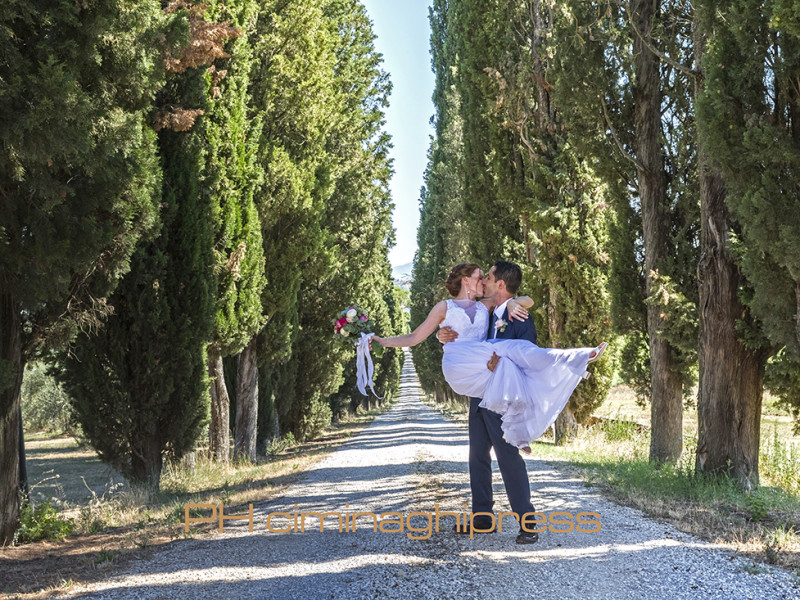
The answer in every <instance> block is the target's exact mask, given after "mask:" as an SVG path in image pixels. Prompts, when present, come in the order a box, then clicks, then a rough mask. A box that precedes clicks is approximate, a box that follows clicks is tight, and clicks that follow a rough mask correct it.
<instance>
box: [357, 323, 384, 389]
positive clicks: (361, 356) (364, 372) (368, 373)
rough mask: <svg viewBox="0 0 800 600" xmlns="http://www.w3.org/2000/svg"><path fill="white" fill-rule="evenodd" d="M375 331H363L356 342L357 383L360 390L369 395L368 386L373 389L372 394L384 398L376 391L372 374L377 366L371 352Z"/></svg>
mask: <svg viewBox="0 0 800 600" xmlns="http://www.w3.org/2000/svg"><path fill="white" fill-rule="evenodd" d="M373 335H375V334H374V333H362V334H361V339H360V340H359V341H358V343H357V344H356V385H358V391H359V392H361V393H362V394H363V395H365V396H368V395H369V394H367V386H369V389H371V390H372V394H373V395H374V396H375V397H376V398H377V399H378V400H383V398H381V397H380V396H378V394H376V393H375V388H374V387H373V385H372V376H373V375H374V374H375V367H374V366H373V364H372V355H371V354H370V353H369V341H370V340H371V339H372V336H373Z"/></svg>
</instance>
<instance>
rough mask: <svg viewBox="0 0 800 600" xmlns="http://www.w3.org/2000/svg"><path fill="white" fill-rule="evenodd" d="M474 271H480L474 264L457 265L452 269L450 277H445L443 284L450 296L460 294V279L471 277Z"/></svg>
mask: <svg viewBox="0 0 800 600" xmlns="http://www.w3.org/2000/svg"><path fill="white" fill-rule="evenodd" d="M475 269H480V266H478V265H476V264H475V263H458V264H457V265H456V266H455V267H453V268H452V270H451V271H450V275H448V276H447V282H446V283H445V284H444V287H446V288H447V291H448V292H450V295H451V296H454V297H455V296H458V294H459V293H461V279H462V278H463V277H472V274H473V273H474V272H475Z"/></svg>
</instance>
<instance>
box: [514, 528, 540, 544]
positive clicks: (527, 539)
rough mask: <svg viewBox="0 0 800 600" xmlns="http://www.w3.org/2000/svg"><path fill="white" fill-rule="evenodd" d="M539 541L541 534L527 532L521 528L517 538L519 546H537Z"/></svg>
mask: <svg viewBox="0 0 800 600" xmlns="http://www.w3.org/2000/svg"><path fill="white" fill-rule="evenodd" d="M538 541H539V534H538V533H536V532H535V531H525V530H524V529H522V528H521V527H520V530H519V535H518V536H517V543H518V544H535V543H536V542H538Z"/></svg>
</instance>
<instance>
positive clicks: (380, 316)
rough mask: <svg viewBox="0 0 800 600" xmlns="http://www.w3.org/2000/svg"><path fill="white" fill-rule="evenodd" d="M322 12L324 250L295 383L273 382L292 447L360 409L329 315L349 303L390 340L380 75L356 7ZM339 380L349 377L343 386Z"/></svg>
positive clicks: (308, 276) (382, 374)
mask: <svg viewBox="0 0 800 600" xmlns="http://www.w3.org/2000/svg"><path fill="white" fill-rule="evenodd" d="M323 10H324V13H323V14H324V16H325V22H326V26H327V27H328V29H329V31H330V38H331V40H332V41H333V46H332V48H331V52H332V54H333V56H334V57H335V63H334V78H333V81H332V87H331V92H332V98H331V104H330V106H331V107H333V108H335V110H336V111H337V112H336V115H335V116H334V118H333V120H332V122H331V124H330V126H329V129H328V130H327V133H326V136H325V138H326V145H325V159H324V162H323V163H322V167H321V168H320V169H319V170H318V175H317V188H316V190H315V192H316V193H317V194H319V195H321V196H322V197H323V198H324V211H323V213H322V220H321V222H320V225H321V228H322V231H321V239H322V240H323V247H324V251H318V252H316V253H315V254H314V255H312V256H311V257H309V259H308V260H307V261H306V263H304V265H303V267H302V271H303V278H302V281H301V284H300V293H299V296H300V298H302V302H301V303H300V306H299V308H298V320H299V323H300V332H299V333H298V335H297V337H296V338H295V340H294V344H293V347H292V357H291V360H290V362H291V363H294V364H296V365H298V366H297V368H296V369H294V368H293V369H292V371H291V372H292V373H294V374H296V377H293V378H291V379H289V378H287V379H285V380H284V381H283V382H282V385H284V386H288V389H289V391H288V392H287V393H286V394H282V395H285V396H291V397H292V398H293V402H292V405H291V407H290V408H289V409H288V410H287V412H286V419H285V420H284V422H283V426H284V427H285V428H286V429H288V430H291V431H292V432H293V433H294V435H295V436H297V437H300V438H301V439H302V438H305V437H310V436H313V435H315V434H316V433H317V432H318V431H319V429H321V427H323V426H324V425H327V423H328V421H329V420H330V418H331V417H332V414H333V411H332V407H333V408H336V409H337V412H339V413H341V412H342V411H343V410H346V411H348V412H354V411H355V410H356V409H357V408H358V406H359V405H360V404H361V403H362V402H365V403H368V402H369V399H362V397H361V396H360V394H358V392H357V391H356V389H355V386H353V385H352V380H351V378H353V375H354V374H355V360H354V353H353V352H352V351H342V350H341V349H340V348H339V346H338V345H336V344H334V339H333V336H332V333H331V327H330V318H331V316H332V315H334V314H335V313H337V312H338V311H339V310H341V308H342V307H343V306H345V305H347V304H350V303H352V302H358V304H360V305H361V306H362V307H363V308H364V309H365V310H366V311H367V312H368V313H369V314H370V318H371V319H373V320H374V321H375V322H376V324H378V331H379V332H390V331H391V332H392V333H394V330H393V322H392V316H391V315H390V311H389V307H388V306H387V302H386V296H387V295H389V294H391V290H392V287H393V284H392V281H391V277H390V267H389V262H388V258H387V252H388V248H389V247H390V246H391V244H392V243H393V231H392V229H391V222H390V214H391V208H392V205H391V201H390V198H389V192H388V180H389V177H390V176H391V165H390V162H389V158H388V151H389V145H390V144H389V138H388V136H387V135H386V133H385V132H383V130H382V129H383V124H384V117H383V108H384V107H385V106H386V104H387V98H388V94H389V90H390V84H389V82H388V76H387V75H386V74H385V73H383V72H382V71H381V69H380V63H381V58H380V55H379V54H377V53H376V52H375V49H374V43H373V41H374V34H373V32H372V27H371V24H370V22H369V19H368V18H367V15H366V11H365V9H364V7H363V5H362V4H361V3H360V2H358V1H357V0H332V1H330V2H328V3H326V4H325V5H324V7H323ZM343 354H344V356H342V355H343ZM400 357H401V354H400V353H399V352H396V351H395V352H387V353H385V354H384V356H383V357H382V358H381V360H380V361H378V363H377V365H376V367H377V369H376V376H375V380H376V383H378V384H381V385H384V390H383V391H384V393H386V392H387V391H389V392H390V391H391V388H392V387H396V384H397V377H399V360H400ZM343 358H345V359H346V360H343ZM390 372H391V373H394V375H393V377H394V381H392V380H391V379H389V375H390ZM342 373H347V375H348V379H346V380H345V381H344V382H343V379H342ZM348 383H349V384H350V385H348ZM386 384H389V385H388V390H387V387H386ZM281 389H286V388H281ZM334 393H336V397H335V398H332V397H331V395H332V394H334ZM389 396H391V394H389ZM348 400H349V402H348ZM367 406H368V405H367Z"/></svg>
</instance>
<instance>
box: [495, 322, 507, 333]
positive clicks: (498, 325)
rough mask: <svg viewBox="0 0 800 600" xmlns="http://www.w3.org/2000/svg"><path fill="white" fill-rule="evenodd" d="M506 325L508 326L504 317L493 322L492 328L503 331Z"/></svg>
mask: <svg viewBox="0 0 800 600" xmlns="http://www.w3.org/2000/svg"><path fill="white" fill-rule="evenodd" d="M506 327H508V321H506V320H505V319H497V321H495V322H494V328H495V329H496V330H497V331H498V332H499V333H503V332H504V331H505V330H506Z"/></svg>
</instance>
